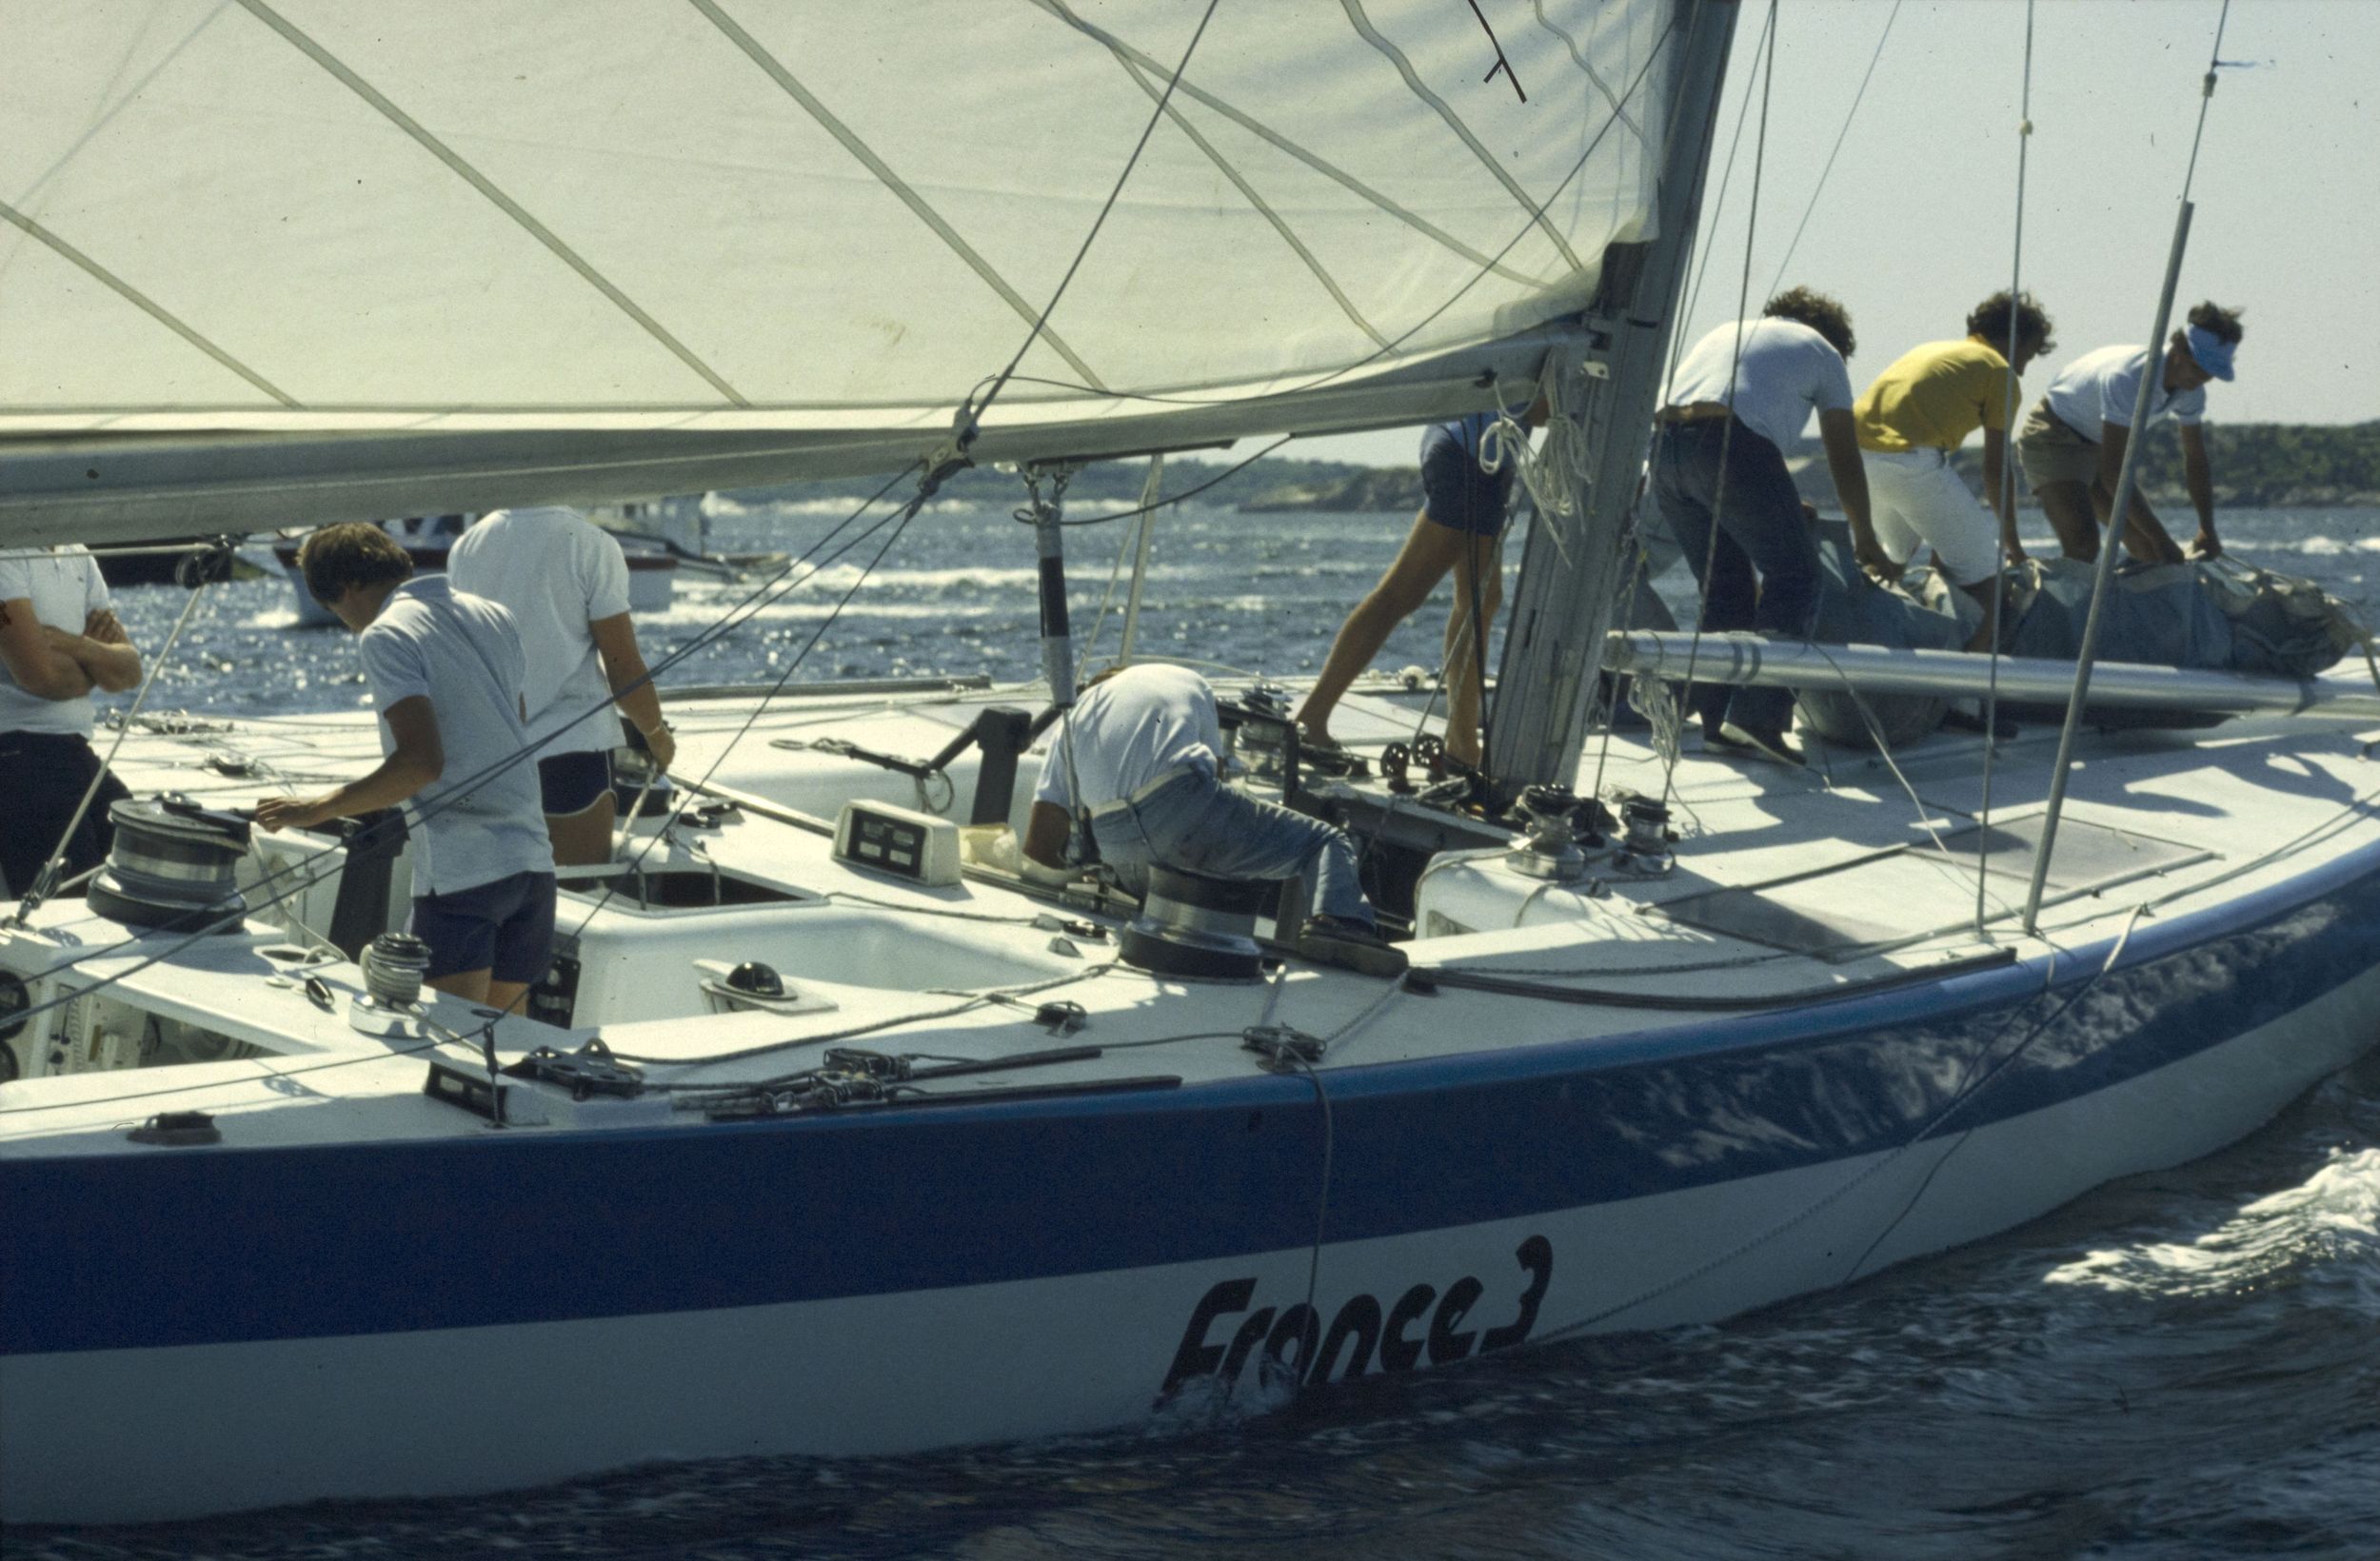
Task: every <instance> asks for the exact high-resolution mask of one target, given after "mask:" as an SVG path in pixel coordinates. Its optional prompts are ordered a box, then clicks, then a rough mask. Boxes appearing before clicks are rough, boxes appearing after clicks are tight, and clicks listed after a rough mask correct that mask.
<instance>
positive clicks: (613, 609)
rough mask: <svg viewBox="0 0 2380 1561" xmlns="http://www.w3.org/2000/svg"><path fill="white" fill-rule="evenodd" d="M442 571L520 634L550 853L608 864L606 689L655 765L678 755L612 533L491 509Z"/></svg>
mask: <svg viewBox="0 0 2380 1561" xmlns="http://www.w3.org/2000/svg"><path fill="white" fill-rule="evenodd" d="M446 578H447V579H448V580H449V581H451V582H452V583H453V584H454V588H455V589H456V590H458V591H466V592H468V593H470V594H471V595H473V596H483V597H486V599H487V600H488V601H490V602H493V603H496V604H497V605H498V606H500V607H502V608H504V609H505V610H506V612H508V613H510V614H512V620H513V622H514V624H515V625H516V626H517V627H518V628H519V629H520V631H521V648H522V650H523V652H524V653H525V654H526V658H527V666H528V671H527V673H526V678H525V681H524V682H523V685H522V690H521V691H522V694H523V696H524V698H526V701H528V713H529V738H530V741H535V742H539V743H540V744H541V745H540V746H539V748H538V750H537V779H538V785H539V789H540V790H541V791H543V792H544V794H545V832H546V834H548V835H550V836H551V837H552V838H553V842H554V860H556V861H558V862H560V863H561V864H562V865H564V866H565V867H570V866H576V865H580V864H583V863H586V862H598V861H609V860H611V852H612V846H611V829H612V823H613V809H614V807H615V805H616V804H615V803H614V802H613V800H612V795H611V750H612V749H613V748H615V747H617V746H619V741H620V728H619V726H618V725H617V724H616V723H615V722H614V721H613V720H612V714H611V712H612V709H613V706H612V705H611V704H610V703H608V702H606V701H610V700H611V699H613V698H614V696H615V695H616V696H617V698H618V700H619V705H618V708H619V709H620V710H622V711H624V712H625V714H626V715H627V717H628V719H629V720H630V721H634V722H635V723H636V729H637V731H638V732H639V733H641V734H642V735H643V736H644V739H645V748H646V749H647V751H649V752H650V753H651V754H652V756H653V762H654V764H655V766H656V767H658V768H660V769H664V770H666V769H667V768H668V767H669V765H670V761H672V760H674V759H676V758H677V755H678V744H677V740H676V738H675V737H674V736H673V735H672V733H671V732H670V729H669V723H668V722H667V721H664V720H663V719H662V714H661V696H660V695H659V694H658V693H657V692H655V690H654V688H653V684H652V681H651V679H650V678H649V677H648V676H647V675H646V673H645V657H644V654H643V652H642V651H640V650H639V649H638V648H637V642H636V628H635V625H633V624H632V623H630V622H628V561H627V558H626V557H625V555H624V554H623V553H622V552H621V551H620V543H619V540H618V539H617V538H615V537H613V536H612V535H611V534H610V533H609V532H606V531H605V530H604V529H603V528H602V527H601V526H599V525H596V524H594V523H593V522H591V521H589V520H587V519H586V517H585V516H584V515H581V514H580V513H579V512H578V511H577V510H575V509H564V508H562V507H560V506H558V505H550V504H549V505H542V506H540V507H537V508H534V509H500V510H497V511H496V512H495V513H494V514H492V515H489V516H486V517H485V518H484V519H482V520H481V521H480V522H479V524H476V525H474V526H472V527H471V528H470V529H469V530H467V531H466V532H464V533H463V535H462V536H461V537H460V538H458V539H457V540H456V542H455V543H454V546H453V547H452V548H451V549H449V550H448V552H447V554H446ZM623 689H625V690H627V692H625V693H621V692H620V690H623Z"/></svg>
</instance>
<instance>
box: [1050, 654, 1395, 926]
mask: <svg viewBox="0 0 2380 1561" xmlns="http://www.w3.org/2000/svg"><path fill="white" fill-rule="evenodd" d="M1222 751H1223V739H1222V730H1221V727H1220V723H1219V722H1218V721H1217V720H1216V714H1215V690H1214V689H1212V688H1210V687H1208V686H1207V682H1206V680H1205V679H1204V678H1201V677H1200V676H1199V675H1198V674H1197V673H1195V672H1193V671H1191V670H1189V669H1188V668H1187V667H1179V666H1165V665H1161V664H1157V663H1143V664H1141V665H1140V666H1132V667H1126V668H1124V669H1123V670H1122V671H1120V672H1114V673H1110V674H1108V675H1106V676H1105V677H1103V678H1100V679H1095V680H1094V681H1093V682H1091V684H1090V685H1089V686H1087V687H1086V688H1084V689H1083V691H1082V693H1081V696H1080V697H1079V698H1077V700H1076V701H1075V704H1074V708H1073V709H1072V710H1070V711H1068V712H1067V713H1066V715H1065V717H1064V718H1063V720H1062V721H1061V724H1060V725H1059V727H1058V729H1057V733H1056V735H1055V736H1054V737H1053V738H1052V740H1051V741H1050V745H1049V754H1048V756H1047V757H1046V758H1045V759H1044V760H1043V761H1042V762H1041V781H1040V783H1039V784H1038V785H1037V786H1036V787H1035V788H1034V792H1033V812H1032V816H1031V818H1030V819H1029V820H1028V821H1027V823H1026V826H1025V836H1024V842H1023V845H1024V854H1025V855H1026V856H1027V857H1029V858H1031V859H1032V860H1035V861H1037V862H1039V863H1041V865H1043V866H1045V867H1060V868H1062V867H1064V866H1066V865H1067V862H1066V852H1067V845H1068V842H1069V841H1070V840H1072V839H1073V834H1074V831H1073V822H1074V817H1075V815H1076V813H1077V812H1078V811H1079V812H1081V813H1085V814H1088V815H1089V817H1090V834H1091V837H1092V839H1093V840H1096V841H1097V842H1098V845H1099V853H1100V860H1101V861H1103V862H1105V863H1107V864H1108V866H1110V867H1111V868H1114V869H1115V870H1116V873H1117V876H1118V878H1119V879H1121V880H1122V881H1123V883H1124V885H1125V887H1127V888H1129V889H1131V890H1133V891H1134V892H1135V893H1140V892H1142V891H1143V889H1144V887H1145V884H1146V880H1147V875H1148V869H1149V868H1150V867H1151V866H1162V867H1173V868H1180V869H1185V870H1187V871H1189V872H1193V873H1211V874H1213V875H1215V876H1216V877H1219V878H1235V879H1286V878H1294V877H1298V876H1299V875H1307V876H1308V877H1309V878H1310V879H1311V881H1312V883H1313V887H1314V906H1315V911H1316V915H1315V917H1314V919H1312V920H1310V921H1308V922H1307V923H1306V926H1305V928H1304V931H1303V933H1302V934H1301V936H1300V938H1299V944H1300V946H1301V948H1306V949H1307V950H1308V952H1311V953H1314V954H1315V955H1317V956H1318V957H1320V958H1339V959H1341V960H1342V962H1353V961H1352V960H1349V959H1348V958H1347V957H1348V956H1350V955H1353V956H1354V958H1355V959H1366V958H1367V957H1369V958H1370V959H1377V958H1378V956H1380V955H1383V954H1385V953H1386V952H1387V951H1386V950H1385V949H1384V948H1383V946H1382V945H1381V943H1380V939H1379V937H1378V933H1377V932H1376V931H1375V928H1374V919H1373V914H1372V906H1371V904H1370V902H1369V901H1367V900H1366V899H1364V898H1363V886H1362V883H1361V882H1360V881H1359V878H1358V876H1357V871H1356V852H1355V847H1354V846H1353V845H1352V844H1350V843H1349V841H1348V840H1347V837H1346V834H1345V833H1344V832H1343V831H1341V830H1339V828H1337V827H1336V826H1334V825H1331V824H1328V823H1325V822H1323V821H1322V820H1319V819H1310V818H1308V817H1306V816H1305V815H1304V814H1302V813H1293V812H1291V811H1290V810H1289V809H1288V808H1285V807H1280V806H1277V805H1276V804H1274V803H1271V802H1263V801H1259V800H1256V799H1255V798H1253V797H1249V796H1246V795H1245V794H1243V793H1241V792H1240V791H1237V790H1235V789H1233V788H1232V787H1230V786H1227V785H1224V784H1223V783H1222V781H1221V780H1220V778H1219V775H1218V771H1219V769H1220V765H1221V759H1220V755H1221V753H1222ZM1078 788H1080V789H1078Z"/></svg>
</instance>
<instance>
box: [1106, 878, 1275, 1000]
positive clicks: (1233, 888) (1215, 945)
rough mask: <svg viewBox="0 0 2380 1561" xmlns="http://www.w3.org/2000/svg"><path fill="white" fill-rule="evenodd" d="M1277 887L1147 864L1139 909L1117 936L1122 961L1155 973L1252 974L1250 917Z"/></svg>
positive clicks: (1257, 963) (1255, 962)
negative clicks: (1136, 914)
mask: <svg viewBox="0 0 2380 1561" xmlns="http://www.w3.org/2000/svg"><path fill="white" fill-rule="evenodd" d="M1279 890H1280V886H1279V884H1277V883H1267V882H1258V881H1254V880H1251V879H1225V878H1215V877H1212V876H1211V875H1209V874H1205V873H1192V872H1187V871H1184V870H1183V869H1181V868H1179V867H1160V866H1152V867H1151V868H1150V869H1149V887H1148V893H1147V894H1145V895H1143V896H1142V897H1141V899H1140V915H1139V916H1137V917H1135V918H1134V919H1133V920H1132V924H1131V925H1130V926H1128V927H1126V928H1125V929H1124V930H1123V935H1122V937H1121V939H1119V940H1118V941H1119V942H1120V943H1121V947H1122V952H1123V959H1124V963H1126V964H1128V965H1137V966H1139V967H1140V969H1142V970H1146V971H1150V972H1153V973H1155V974H1157V975H1160V976H1203V977H1206V978H1210V979H1220V980H1250V979H1253V978H1256V977H1257V976H1258V975H1259V974H1261V971H1262V967H1263V962H1264V951H1263V950H1262V949H1260V948H1259V947H1258V945H1257V940H1256V919H1257V918H1258V916H1259V915H1261V914H1262V913H1263V912H1264V910H1265V909H1266V908H1267V906H1268V905H1269V904H1270V903H1271V902H1272V900H1273V899H1274V897H1275V896H1276V895H1278V894H1279Z"/></svg>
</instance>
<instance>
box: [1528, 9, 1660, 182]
mask: <svg viewBox="0 0 2380 1561" xmlns="http://www.w3.org/2000/svg"><path fill="white" fill-rule="evenodd" d="M1533 4H1534V7H1535V10H1536V11H1537V26H1539V27H1541V28H1543V29H1545V30H1546V31H1548V32H1551V33H1552V34H1554V36H1555V37H1557V38H1559V39H1560V40H1561V41H1562V47H1563V48H1565V49H1569V50H1570V60H1571V63H1572V64H1573V65H1576V66H1577V68H1578V69H1581V70H1583V71H1585V72H1586V76H1587V80H1589V81H1591V82H1593V83H1595V89H1596V90H1597V91H1598V92H1601V93H1602V94H1603V101H1604V102H1606V103H1608V104H1610V105H1611V106H1612V112H1613V113H1615V114H1617V115H1618V116H1619V122H1620V123H1621V124H1622V125H1625V126H1626V127H1628V128H1629V129H1630V131H1632V132H1633V133H1634V134H1635V135H1636V144H1637V145H1638V146H1640V147H1642V148H1645V150H1647V151H1648V152H1649V151H1651V150H1652V149H1653V138H1652V137H1651V136H1649V135H1647V134H1645V132H1644V127H1643V126H1641V125H1639V124H1637V123H1636V121H1635V120H1633V119H1631V118H1629V117H1628V107H1627V105H1626V104H1624V103H1622V102H1621V101H1620V100H1619V98H1618V97H1617V96H1616V95H1615V94H1614V93H1613V91H1612V88H1611V84H1610V83H1609V82H1607V81H1605V80H1604V79H1603V73H1602V72H1601V71H1599V70H1597V69H1596V68H1595V65H1594V63H1593V62H1592V61H1590V60H1589V59H1588V58H1587V57H1586V55H1585V54H1583V53H1581V52H1580V51H1579V49H1578V40H1577V39H1576V38H1573V37H1572V36H1571V35H1570V33H1569V32H1568V31H1567V30H1565V29H1563V28H1562V27H1561V26H1560V25H1559V24H1558V23H1557V22H1556V21H1555V20H1554V19H1553V18H1552V17H1550V16H1548V15H1546V14H1545V0H1533ZM1600 24H1601V16H1600V14H1599V13H1598V14H1597V25H1598V26H1599V25H1600ZM1587 42H1588V43H1589V44H1590V45H1592V44H1593V43H1594V42H1595V33H1594V32H1593V31H1592V30H1590V31H1589V32H1588V33H1587Z"/></svg>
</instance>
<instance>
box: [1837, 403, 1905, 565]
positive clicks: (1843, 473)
mask: <svg viewBox="0 0 2380 1561" xmlns="http://www.w3.org/2000/svg"><path fill="white" fill-rule="evenodd" d="M1818 442H1819V443H1820V444H1821V445H1824V446H1825V447H1826V469H1827V472H1828V474H1829V475H1830V476H1832V477H1833V478H1834V479H1835V496H1836V497H1837V498H1839V499H1841V500H1842V501H1843V514H1844V515H1845V516H1846V517H1847V518H1849V520H1850V521H1851V550H1852V556H1853V557H1854V558H1856V559H1857V560H1858V561H1859V566H1860V567H1861V568H1863V569H1865V570H1867V571H1868V572H1869V573H1870V574H1872V575H1874V576H1876V577H1877V578H1879V579H1882V580H1898V579H1899V578H1900V573H1901V571H1900V565H1899V564H1897V563H1894V562H1893V561H1892V560H1891V559H1890V558H1888V557H1886V556H1885V552H1884V548H1883V545H1882V544H1881V543H1878V542H1877V541H1876V540H1875V523H1874V520H1872V519H1871V518H1870V516H1869V512H1868V467H1867V465H1866V464H1865V463H1864V462H1862V461H1861V460H1860V459H1859V432H1858V429H1857V428H1856V426H1855V425H1854V424H1853V422H1852V415H1851V413H1850V412H1849V411H1847V410H1844V409H1842V408H1839V407H1838V408H1833V409H1830V410H1826V411H1822V412H1820V413H1819V414H1818Z"/></svg>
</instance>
